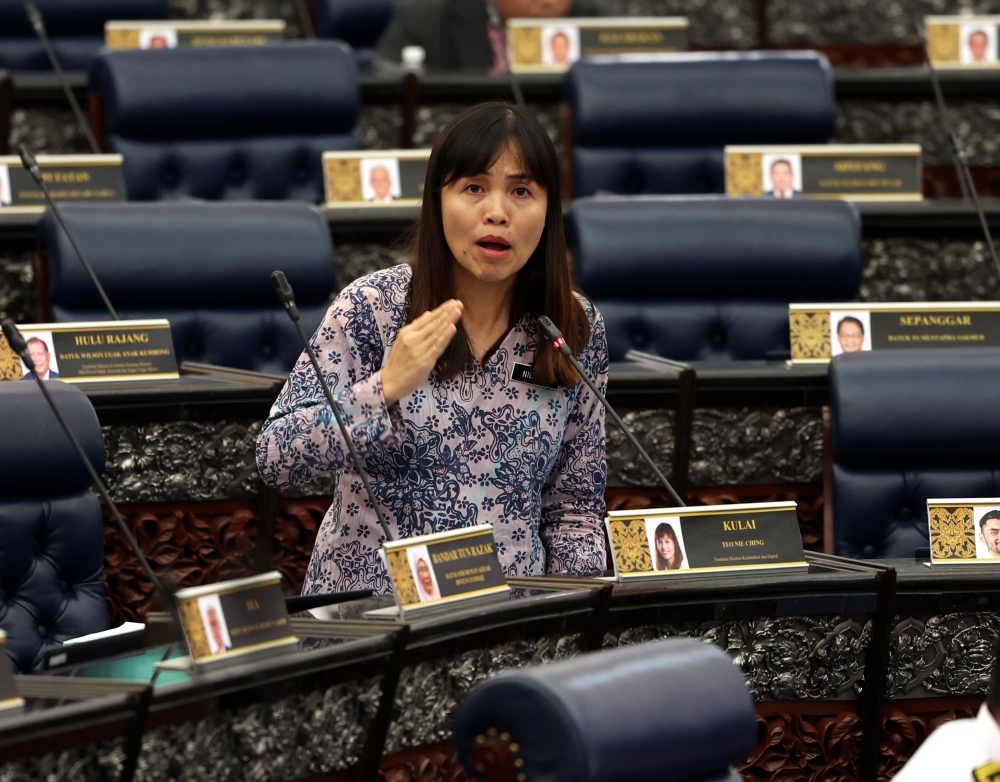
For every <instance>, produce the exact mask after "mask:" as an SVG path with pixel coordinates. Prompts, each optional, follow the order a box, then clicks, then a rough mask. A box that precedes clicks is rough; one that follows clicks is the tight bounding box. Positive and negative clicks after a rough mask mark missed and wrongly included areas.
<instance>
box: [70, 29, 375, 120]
mask: <svg viewBox="0 0 1000 782" xmlns="http://www.w3.org/2000/svg"><path fill="white" fill-rule="evenodd" d="M90 85H91V89H92V90H94V91H97V92H102V93H103V94H104V105H105V109H106V112H107V130H108V133H109V134H114V135H120V136H125V137H128V138H133V139H138V138H144V139H181V138H231V137H245V136H267V135H276V134H287V133H294V134H296V135H308V134H316V133H340V132H346V131H349V130H351V129H352V128H353V127H354V126H355V124H356V123H357V120H358V111H359V107H360V101H361V93H360V86H359V82H358V73H357V66H356V65H355V62H354V56H353V54H352V53H351V49H350V47H349V46H347V44H345V43H343V42H341V41H289V42H285V43H276V44H271V45H268V46H235V47H211V46H207V47H200V46H183V47H178V48H176V49H158V50H155V51H153V50H150V51H139V50H128V51H103V52H102V53H101V54H100V55H99V56H98V58H97V59H96V60H95V61H94V65H93V67H92V68H91V72H90Z"/></svg>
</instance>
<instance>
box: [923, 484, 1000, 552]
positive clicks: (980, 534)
mask: <svg viewBox="0 0 1000 782" xmlns="http://www.w3.org/2000/svg"><path fill="white" fill-rule="evenodd" d="M927 525H928V527H929V528H930V533H931V564H932V565H994V566H996V567H1000V497H982V498H977V499H940V500H937V499H929V500H927Z"/></svg>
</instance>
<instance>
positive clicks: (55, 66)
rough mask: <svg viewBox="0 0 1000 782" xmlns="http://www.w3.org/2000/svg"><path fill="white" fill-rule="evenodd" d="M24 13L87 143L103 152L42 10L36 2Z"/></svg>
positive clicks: (97, 150) (95, 149)
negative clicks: (81, 105)
mask: <svg viewBox="0 0 1000 782" xmlns="http://www.w3.org/2000/svg"><path fill="white" fill-rule="evenodd" d="M24 13H25V15H27V17H28V21H29V22H30V23H31V27H32V28H33V29H34V31H35V35H37V36H38V40H39V41H41V42H42V48H43V49H44V50H45V56H46V57H48V58H49V63H50V64H51V65H52V70H53V71H55V74H56V80H57V81H58V82H59V86H60V87H62V89H63V92H64V93H66V100H68V101H69V105H70V107H71V108H72V109H73V113H74V114H75V115H76V121H77V122H79V123H80V129H81V130H82V131H83V135H84V136H86V137H87V143H89V144H90V150H91V152H93V153H94V154H95V155H99V154H101V148H100V146H99V145H98V143H97V139H96V138H94V133H93V131H92V130H91V129H90V123H89V122H87V118H86V117H84V115H83V111H82V110H81V109H80V104H79V103H77V100H76V96H75V95H74V94H73V90H72V89H71V88H70V86H69V82H68V81H66V74H65V73H63V69H62V66H60V65H59V58H57V57H56V53H55V51H53V49H52V42H51V41H49V34H48V32H47V31H46V30H45V20H44V19H43V18H42V12H41V11H39V10H38V8H37V7H36V6H35V4H34V3H30V2H29V3H25V4H24Z"/></svg>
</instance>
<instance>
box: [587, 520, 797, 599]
mask: <svg viewBox="0 0 1000 782" xmlns="http://www.w3.org/2000/svg"><path fill="white" fill-rule="evenodd" d="M606 523H607V527H608V539H609V540H610V541H611V552H612V555H613V558H614V563H615V576H616V578H617V579H618V580H619V581H632V580H648V579H663V578H671V577H675V576H680V575H697V574H699V573H718V572H721V571H728V570H733V571H736V570H750V569H757V570H768V569H771V570H774V569H792V570H797V569H801V568H806V567H808V563H807V562H806V555H805V550H804V549H803V547H802V533H801V532H800V531H799V520H798V514H797V513H796V511H795V503H794V502H762V503H748V504H745V505H725V506H718V505H717V506H709V507H705V506H702V507H698V508H662V509H652V510H651V509H644V510H622V511H611V512H610V513H608V517H607V520H606Z"/></svg>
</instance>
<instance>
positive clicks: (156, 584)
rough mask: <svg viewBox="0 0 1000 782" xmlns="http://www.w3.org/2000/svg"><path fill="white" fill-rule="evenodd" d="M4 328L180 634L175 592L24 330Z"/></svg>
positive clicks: (7, 325)
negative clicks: (38, 364)
mask: <svg viewBox="0 0 1000 782" xmlns="http://www.w3.org/2000/svg"><path fill="white" fill-rule="evenodd" d="M2 328H3V334H4V336H5V337H6V338H7V344H8V345H10V347H11V350H13V351H14V352H15V353H17V355H18V356H19V357H20V358H21V360H22V361H23V362H24V363H25V365H26V366H27V367H28V369H29V370H30V372H31V376H32V377H33V378H34V380H35V384H36V385H37V386H38V390H39V391H41V392H42V395H43V396H44V397H45V401H46V402H47V403H48V406H49V407H50V408H51V409H52V412H53V414H55V417H56V420H57V421H58V422H59V426H61V427H62V430H63V431H64V432H65V433H66V436H67V437H68V438H69V441H70V443H72V445H73V449H74V450H75V451H76V454H77V456H79V457H80V461H81V462H83V465H84V467H86V468H87V472H88V473H89V474H90V480H91V481H93V483H94V486H95V487H96V489H97V493H98V494H99V495H100V497H101V500H102V501H103V502H104V504H105V505H106V506H107V507H108V509H109V510H110V511H111V515H112V516H114V519H115V522H116V523H117V524H118V530H119V531H120V532H121V534H122V536H123V537H124V538H125V542H126V543H128V546H129V548H130V549H132V553H133V554H134V555H135V557H136V559H138V560H139V564H140V565H141V566H142V569H143V570H145V571H146V576H147V577H148V578H149V580H150V581H152V582H153V588H154V589H155V590H156V592H157V594H158V595H159V596H160V602H161V603H163V608H164V609H165V610H166V611H168V612H169V613H170V615H171V616H172V617H173V620H174V621H175V622H176V623H177V628H178V630H180V629H181V628H183V627H184V625H183V624H181V618H180V614H179V612H178V610H177V603H176V602H175V601H174V596H173V592H172V591H171V590H170V589H168V588H167V585H166V584H165V583H164V582H163V581H162V580H161V579H160V578H159V577H158V576H157V575H156V573H154V572H153V568H152V566H151V565H150V564H149V560H148V559H146V556H145V555H144V554H143V553H142V549H141V548H139V544H138V543H137V542H136V540H135V538H134V537H132V533H131V532H130V531H129V528H128V526H127V525H126V524H125V519H123V518H122V514H121V513H120V512H119V510H118V506H117V505H115V502H114V500H112V499H111V495H110V494H109V493H108V489H107V487H106V486H105V485H104V481H102V480H101V476H100V475H98V474H97V470H95V469H94V465H92V464H91V463H90V459H88V458H87V454H86V452H85V451H84V450H83V446H82V445H80V441H79V440H78V439H77V437H76V435H75V434H74V433H73V430H72V429H71V428H70V426H69V424H68V423H67V422H66V419H65V418H63V415H62V413H61V412H59V407H58V406H57V405H56V403H55V400H54V399H53V398H52V395H51V394H50V393H49V390H48V388H46V387H45V381H44V380H42V379H41V378H40V377H38V374H37V373H36V372H35V364H34V362H33V361H32V360H31V355H30V354H29V353H28V346H27V345H26V344H25V341H24V337H23V336H22V335H21V332H20V330H19V329H18V328H17V326H15V325H14V321H12V320H11V319H10V318H5V319H4V321H3V324H2Z"/></svg>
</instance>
